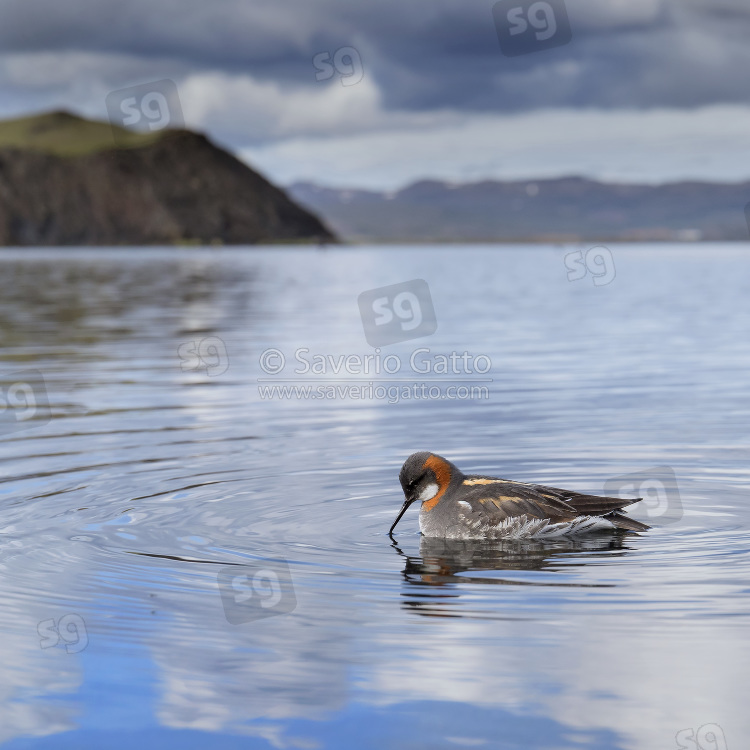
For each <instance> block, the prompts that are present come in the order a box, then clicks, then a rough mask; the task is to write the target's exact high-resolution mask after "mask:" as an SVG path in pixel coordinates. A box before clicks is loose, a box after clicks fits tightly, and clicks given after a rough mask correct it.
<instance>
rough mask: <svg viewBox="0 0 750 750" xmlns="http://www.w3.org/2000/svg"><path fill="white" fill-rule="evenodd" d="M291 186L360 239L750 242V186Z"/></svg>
mask: <svg viewBox="0 0 750 750" xmlns="http://www.w3.org/2000/svg"><path fill="white" fill-rule="evenodd" d="M287 191H288V192H289V194H290V195H291V196H292V197H293V198H294V199H295V200H297V202H299V203H300V204H301V205H303V206H306V207H307V208H309V209H310V210H311V211H314V212H315V213H316V214H318V215H319V216H321V217H322V218H323V219H324V221H325V222H326V223H327V225H328V226H330V227H331V229H332V230H333V231H334V232H336V233H337V234H338V235H339V236H340V237H342V238H343V239H344V240H348V241H353V242H378V241H383V242H395V241H404V242H448V241H462V242H482V241H490V242H493V241H501V242H532V241H539V242H576V241H583V242H607V241H609V242H612V241H672V240H678V241H698V240H745V241H747V240H748V239H749V236H750V235H749V234H748V224H747V221H746V219H745V205H746V204H748V202H750V182H746V183H742V184H718V183H707V182H679V183H673V184H667V185H659V186H651V185H621V184H607V183H602V182H595V181H592V180H587V179H582V178H578V177H569V178H562V179H554V180H523V181H516V182H496V181H490V180H488V181H483V182H475V183H470V184H458V185H456V184H452V183H447V182H439V181H434V180H424V181H421V182H416V183H414V184H412V185H409V186H408V187H406V188H404V189H402V190H398V191H395V192H390V193H388V192H376V191H371V190H356V189H352V190H341V189H334V188H326V187H321V186H319V185H315V184H312V183H309V182H298V183H295V184H293V185H291V186H290V187H289V188H287Z"/></svg>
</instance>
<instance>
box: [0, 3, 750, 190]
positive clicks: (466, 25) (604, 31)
mask: <svg viewBox="0 0 750 750" xmlns="http://www.w3.org/2000/svg"><path fill="white" fill-rule="evenodd" d="M532 3H533V0H501V2H500V4H499V7H498V10H497V11H496V14H495V16H493V6H494V5H495V2H494V0H408V2H404V0H398V2H396V0H357V1H353V0H212V2H206V0H117V2H115V1H114V0H64V2H61V1H60V0H0V10H1V11H2V22H1V23H0V50H2V53H1V54H0V90H1V91H2V96H1V97H0V115H2V116H14V115H19V114H26V113H28V112H33V111H39V110H45V109H50V108H60V107H64V108H68V109H71V110H73V111H76V112H79V113H81V114H84V115H88V116H94V117H98V118H102V119H104V118H106V117H107V108H106V106H105V100H106V97H107V94H108V93H110V92H111V91H114V90H119V89H122V88H126V87H129V86H134V85H140V84H145V83H149V82H151V81H156V80H160V79H171V80H173V81H174V82H175V83H176V85H177V90H178V93H179V100H180V103H181V107H182V110H183V113H184V119H185V122H186V124H187V125H188V126H189V127H192V128H197V129H201V130H205V131H207V132H208V133H209V134H210V135H211V137H212V138H214V139H215V140H216V141H217V142H219V143H221V144H223V145H226V146H228V147H231V148H232V150H234V151H235V152H236V153H238V154H239V155H240V156H241V157H242V158H244V159H246V160H247V161H248V162H250V163H251V164H253V165H254V166H256V167H258V168H259V169H261V171H263V172H264V173H265V174H266V175H267V176H269V177H270V178H271V179H273V180H275V181H276V182H279V183H281V184H289V183H290V182H292V181H294V180H298V179H311V180H314V181H316V182H319V183H321V184H328V185H339V186H354V187H358V186H363V187H377V188H384V189H392V188H396V187H400V186H402V185H404V184H405V183H407V182H409V181H412V180H414V179H418V178H421V177H435V178H440V179H445V180H451V181H466V180H475V179H481V178H487V177H494V178H528V177H546V176H559V175H563V174H581V175H586V176H592V177H598V178H606V179H612V180H618V181H631V182H632V181H648V182H659V181H665V180H674V179H681V178H703V179H710V180H741V179H749V178H750V44H748V37H749V36H750V3H748V0H549V7H547V3H536V6H535V7H530V6H531V5H532ZM563 4H564V5H565V6H566V7H567V15H568V18H569V24H570V34H569V35H568V36H567V37H566V36H565V34H564V33H563V32H564V19H563V18H562V12H561V6H563ZM516 8H518V9H519V10H515V9H516ZM548 12H551V13H553V14H554V21H553V22H554V25H555V28H554V29H551V28H550V26H549V25H548V17H547V16H546V15H545V14H546V13H548ZM509 13H510V14H511V17H512V18H513V19H514V20H513V21H512V22H511V18H509V17H508V14H509ZM529 14H531V15H529ZM496 18H499V19H501V21H500V22H501V24H503V23H505V27H504V33H505V38H506V39H507V38H509V30H510V28H511V23H512V25H513V29H514V30H519V29H521V28H522V26H525V27H526V30H525V31H522V32H521V33H519V34H516V35H514V37H515V39H519V38H520V39H521V40H522V48H523V49H522V52H523V53H524V54H520V55H517V56H508V55H506V54H504V48H503V47H501V44H500V41H499V39H498V32H497V30H496ZM503 19H507V22H506V21H504V20H503ZM519 19H520V20H519ZM553 31H554V33H552V32H553ZM545 32H548V33H550V34H551V36H550V37H549V38H548V39H547V41H546V42H545V43H540V42H538V41H537V39H536V36H540V37H542V38H544V37H545ZM530 35H531V36H530ZM535 35H536V36H535ZM524 40H525V41H524ZM545 44H546V45H547V46H546V48H545ZM506 51H507V50H506ZM337 52H338V54H337Z"/></svg>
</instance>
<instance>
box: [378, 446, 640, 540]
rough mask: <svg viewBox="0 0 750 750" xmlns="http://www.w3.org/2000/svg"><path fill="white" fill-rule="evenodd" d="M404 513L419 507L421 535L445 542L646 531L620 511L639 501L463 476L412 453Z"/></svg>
mask: <svg viewBox="0 0 750 750" xmlns="http://www.w3.org/2000/svg"><path fill="white" fill-rule="evenodd" d="M398 478H399V481H400V482H401V487H402V488H403V490H404V496H405V497H406V501H405V502H404V505H403V507H402V508H401V511H400V512H399V514H398V518H396V520H395V521H394V523H393V526H391V530H390V531H389V532H388V533H389V534H392V533H393V529H395V528H396V524H397V523H398V522H399V521H400V520H401V516H403V515H404V513H405V512H406V509H407V508H408V507H409V506H410V505H411V504H412V503H414V502H416V501H417V500H419V501H421V503H422V507H421V508H420V511H419V530H420V531H421V532H422V534H424V535H425V536H430V537H441V538H444V539H531V538H534V539H544V538H552V537H556V536H565V535H570V534H580V533H584V532H589V531H600V530H606V529H609V530H611V529H625V530H627V531H646V530H647V529H649V528H650V527H649V526H646V524H645V523H641V522H640V521H636V520H634V519H633V518H629V517H628V516H626V515H624V514H623V513H622V512H621V511H622V508H624V507H625V506H627V505H632V504H633V503H637V502H638V501H639V500H641V498H633V499H632V500H630V499H628V500H623V499H622V498H619V497H596V496H594V495H582V494H580V493H578V492H570V491H569V490H561V489H557V488H556V487H545V486H543V485H541V484H527V483H526V482H514V481H512V480H510V479H499V478H496V477H485V476H476V475H474V474H471V475H468V476H467V475H466V474H463V473H462V472H461V470H460V469H459V468H458V467H457V466H456V465H455V464H452V463H451V462H450V461H447V460H446V459H444V458H442V456H438V455H436V454H434V453H427V452H421V453H414V454H413V455H411V456H409V458H407V459H406V463H405V464H404V466H403V468H402V469H401V473H400V474H399V477H398Z"/></svg>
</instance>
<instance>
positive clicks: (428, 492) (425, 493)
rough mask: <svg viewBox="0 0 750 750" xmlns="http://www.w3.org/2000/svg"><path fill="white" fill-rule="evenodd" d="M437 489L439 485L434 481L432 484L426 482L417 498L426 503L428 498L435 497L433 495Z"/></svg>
mask: <svg viewBox="0 0 750 750" xmlns="http://www.w3.org/2000/svg"><path fill="white" fill-rule="evenodd" d="M439 490H440V487H439V486H438V485H437V484H435V483H434V482H433V483H432V484H428V485H427V486H426V487H425V488H424V489H423V490H422V491H421V492H420V493H419V500H421V501H422V502H423V503H426V502H427V501H428V500H432V498H433V497H435V495H437V493H438V491H439Z"/></svg>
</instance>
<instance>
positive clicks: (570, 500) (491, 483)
mask: <svg viewBox="0 0 750 750" xmlns="http://www.w3.org/2000/svg"><path fill="white" fill-rule="evenodd" d="M467 479H469V480H470V481H471V482H472V485H470V486H473V489H474V491H473V492H470V493H469V497H467V498H466V499H467V500H468V501H469V502H471V503H472V506H473V507H474V508H475V509H479V507H480V506H477V505H475V503H480V504H481V508H482V510H484V512H485V513H490V514H492V515H493V516H496V517H497V518H498V519H499V520H505V519H506V518H512V517H514V516H521V515H527V516H531V517H534V518H549V519H550V520H552V521H553V522H554V523H557V522H559V521H565V520H570V519H572V518H575V517H576V516H579V515H585V516H607V517H608V518H609V519H610V520H611V521H612V523H614V524H615V526H617V527H618V528H622V529H629V530H630V531H644V530H645V529H648V528H649V527H648V526H646V525H645V524H643V523H641V522H640V521H635V520H634V519H632V518H628V517H627V516H626V515H624V514H622V513H621V512H619V511H621V510H622V508H625V507H627V506H628V505H632V504H633V503H637V502H640V500H641V498H632V499H631V498H621V497H599V496H597V495H585V494H583V493H581V492H573V491H571V490H564V489H561V488H559V487H547V486H545V485H541V484H527V483H524V482H515V481H513V480H510V479H499V478H498V479H493V478H491V477H467ZM474 482H476V484H473V483H474Z"/></svg>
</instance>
